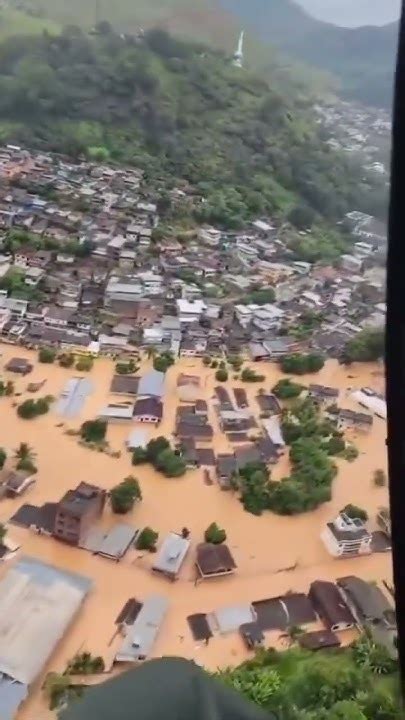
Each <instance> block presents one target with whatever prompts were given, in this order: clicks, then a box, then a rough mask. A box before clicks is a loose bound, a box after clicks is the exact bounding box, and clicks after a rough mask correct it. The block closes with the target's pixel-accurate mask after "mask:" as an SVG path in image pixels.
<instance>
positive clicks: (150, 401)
mask: <svg viewBox="0 0 405 720" xmlns="http://www.w3.org/2000/svg"><path fill="white" fill-rule="evenodd" d="M132 416H133V419H134V420H136V421H137V422H141V423H151V424H152V425H157V424H158V423H160V421H161V419H162V417H163V405H162V402H161V400H159V398H157V397H144V398H140V399H139V400H137V401H136V403H135V406H134V409H133V413H132Z"/></svg>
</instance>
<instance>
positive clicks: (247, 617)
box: [213, 605, 256, 634]
mask: <svg viewBox="0 0 405 720" xmlns="http://www.w3.org/2000/svg"><path fill="white" fill-rule="evenodd" d="M213 616H214V621H215V623H216V625H217V626H218V631H219V632H220V633H221V634H226V633H229V632H235V630H239V628H240V626H241V625H245V623H250V622H253V621H254V620H256V615H255V611H254V610H253V608H252V606H251V605H229V606H227V607H224V608H220V609H219V610H215V612H214V613H213Z"/></svg>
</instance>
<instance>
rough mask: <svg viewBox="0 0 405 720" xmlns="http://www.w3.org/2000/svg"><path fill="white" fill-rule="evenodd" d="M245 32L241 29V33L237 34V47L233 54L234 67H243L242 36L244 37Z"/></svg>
mask: <svg viewBox="0 0 405 720" xmlns="http://www.w3.org/2000/svg"><path fill="white" fill-rule="evenodd" d="M244 35H245V32H244V30H242V32H241V34H240V35H239V41H238V47H237V50H236V53H235V55H234V56H233V65H235V67H239V68H241V67H243V38H244Z"/></svg>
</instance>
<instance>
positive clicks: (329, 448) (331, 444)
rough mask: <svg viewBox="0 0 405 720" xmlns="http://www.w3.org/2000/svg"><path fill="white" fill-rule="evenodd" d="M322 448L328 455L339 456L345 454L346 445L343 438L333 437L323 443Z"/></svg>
mask: <svg viewBox="0 0 405 720" xmlns="http://www.w3.org/2000/svg"><path fill="white" fill-rule="evenodd" d="M322 447H323V449H324V450H326V452H327V453H328V455H339V453H342V452H344V450H345V447H346V443H345V441H344V440H343V439H342V438H341V437H331V438H330V439H329V440H327V441H326V442H324V443H323V445H322Z"/></svg>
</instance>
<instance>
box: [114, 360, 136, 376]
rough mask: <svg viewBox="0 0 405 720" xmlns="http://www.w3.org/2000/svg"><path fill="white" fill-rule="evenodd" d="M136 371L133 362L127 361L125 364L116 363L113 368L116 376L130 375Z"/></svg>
mask: <svg viewBox="0 0 405 720" xmlns="http://www.w3.org/2000/svg"><path fill="white" fill-rule="evenodd" d="M137 370H138V368H137V365H136V363H135V361H134V360H128V361H127V362H118V363H117V364H116V366H115V372H116V373H117V375H132V374H133V373H135V372H136V371H137Z"/></svg>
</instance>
